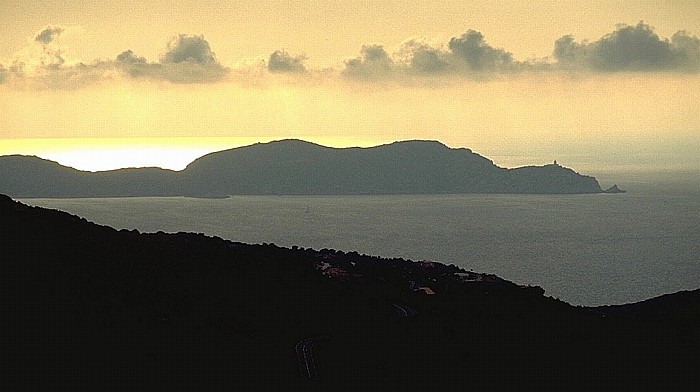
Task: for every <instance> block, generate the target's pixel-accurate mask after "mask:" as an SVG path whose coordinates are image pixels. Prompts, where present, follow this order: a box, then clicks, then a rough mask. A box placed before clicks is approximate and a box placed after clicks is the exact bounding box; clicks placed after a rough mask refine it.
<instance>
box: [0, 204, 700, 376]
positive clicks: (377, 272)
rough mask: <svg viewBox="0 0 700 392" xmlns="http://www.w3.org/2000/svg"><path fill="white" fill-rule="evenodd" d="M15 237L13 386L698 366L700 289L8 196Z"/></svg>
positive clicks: (10, 239) (5, 288)
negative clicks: (491, 270)
mask: <svg viewBox="0 0 700 392" xmlns="http://www.w3.org/2000/svg"><path fill="white" fill-rule="evenodd" d="M0 233H1V236H0V256H1V257H0V260H1V263H2V268H3V273H2V274H0V290H2V297H1V298H2V309H0V311H1V312H2V314H3V319H4V320H5V321H4V322H3V329H4V330H3V337H4V339H5V342H6V343H4V345H3V365H4V368H5V369H8V370H9V371H8V372H7V373H6V377H9V378H6V379H5V385H9V386H10V389H9V390H14V389H17V388H18V387H19V386H21V387H23V388H30V389H31V387H33V386H34V387H42V386H44V387H46V386H49V385H50V386H51V387H50V389H51V388H55V387H56V385H61V386H66V387H68V388H69V389H75V388H74V387H75V386H81V385H82V386H89V387H91V388H92V389H93V390H95V389H104V388H105V387H114V386H116V385H118V386H119V387H120V389H131V388H133V387H134V386H135V385H139V386H142V387H146V388H148V387H150V388H154V387H156V386H157V388H158V389H164V390H208V389H225V390H232V389H240V387H241V386H244V387H245V386H247V387H248V388H254V389H256V390H260V389H263V388H265V387H272V388H275V389H276V390H280V389H285V390H290V389H296V388H305V389H311V390H331V389H332V390H337V389H343V388H347V389H351V390H357V389H358V388H362V389H365V390H387V389H395V387H397V386H406V387H410V388H419V389H427V390H451V389H455V390H464V389H465V385H468V386H469V388H468V389H474V388H478V389H480V390H515V389H517V390H542V389H555V390H568V389H572V388H573V387H576V389H584V390H608V389H630V388H632V389H633V388H635V387H641V386H644V387H645V388H648V387H649V386H650V385H651V386H653V385H659V384H654V383H666V384H664V386H665V387H667V388H670V389H673V390H681V389H684V388H685V387H688V386H690V387H691V388H690V389H692V386H693V384H691V383H692V382H694V381H695V380H694V378H693V377H695V375H696V373H697V365H698V359H699V357H698V356H699V353H700V336H699V332H698V331H700V328H698V327H700V325H698V320H697V315H693V314H692V313H693V312H695V311H696V310H697V307H698V301H699V299H698V295H697V292H694V293H695V294H693V295H692V296H689V295H688V294H687V293H680V294H678V295H670V296H665V297H662V298H663V299H662V300H661V301H662V302H663V303H664V304H667V305H664V308H665V309H667V310H665V311H664V312H663V313H659V312H658V311H656V310H655V309H657V308H658V307H657V305H655V304H654V303H655V302H656V301H652V302H651V304H652V307H651V308H649V310H647V309H646V307H647V306H646V304H647V303H648V302H642V303H640V304H633V305H628V306H626V307H625V306H623V307H618V308H617V309H625V308H629V309H631V311H633V312H634V316H632V317H630V316H628V315H626V314H625V312H621V311H616V312H614V313H615V314H613V312H607V311H605V310H604V309H600V308H596V309H588V308H581V307H572V306H570V305H568V304H566V303H563V302H561V301H558V300H554V299H551V298H547V297H544V296H543V295H542V294H543V290H542V289H540V288H538V287H523V286H518V285H516V284H513V283H511V282H507V281H504V280H502V279H499V278H498V277H495V276H493V275H482V274H477V273H471V272H466V271H463V270H459V269H458V268H456V267H454V266H445V265H442V264H439V263H414V262H410V261H407V260H401V259H381V258H377V257H369V256H363V255H358V254H357V253H343V252H340V251H333V250H321V251H315V250H311V249H284V248H279V247H277V246H274V245H246V244H241V243H235V242H230V241H225V240H222V239H220V238H212V237H206V236H203V235H197V234H187V233H178V234H165V233H157V234H140V233H138V232H135V231H124V230H123V231H117V230H114V229H112V228H109V227H105V226H98V225H95V224H93V223H89V222H87V221H85V220H84V219H81V218H79V217H76V216H72V215H69V214H66V213H63V212H59V211H54V210H46V209H42V208H35V207H28V206H26V205H23V204H21V203H17V202H14V201H12V200H11V199H10V198H8V197H5V196H0ZM411 282H414V283H411ZM412 286H427V287H430V288H431V289H432V291H434V292H435V294H434V295H425V294H420V292H418V291H413V290H412V289H411V287H412ZM676 297H678V301H676V300H675V299H676ZM674 302H676V303H677V306H671V305H669V304H673V303H674ZM647 312H650V313H647ZM645 314H649V315H651V316H650V317H646V316H645ZM659 314H663V318H672V319H673V320H674V322H673V323H665V322H664V321H663V320H661V321H659V320H658V319H657V315H659ZM308 338H313V339H312V340H309V339H308ZM309 342H311V347H310V348H309V350H308V351H306V350H304V347H307V344H308V343H309ZM307 348H308V347H307ZM302 354H303V355H302ZM308 356H313V363H314V366H315V369H316V372H315V373H314V375H317V379H316V380H313V381H312V380H310V379H309V377H308V373H306V372H305V371H304V369H305V367H304V366H302V364H301V362H300V361H301V360H302V359H303V358H306V357H308ZM27 372H28V373H29V376H24V375H25V374H26V373H27ZM185 380H188V381H190V380H191V382H192V383H187V382H185ZM669 386H670V387H669Z"/></svg>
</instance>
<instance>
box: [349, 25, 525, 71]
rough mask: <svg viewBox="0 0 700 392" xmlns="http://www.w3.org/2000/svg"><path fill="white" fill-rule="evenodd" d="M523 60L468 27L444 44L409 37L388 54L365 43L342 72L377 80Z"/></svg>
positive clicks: (500, 67) (501, 67)
mask: <svg viewBox="0 0 700 392" xmlns="http://www.w3.org/2000/svg"><path fill="white" fill-rule="evenodd" d="M523 64H524V63H519V62H516V61H514V60H513V56H512V55H511V54H510V53H509V52H507V51H505V50H503V49H498V48H494V47H492V46H491V45H489V44H488V43H487V42H486V40H485V39H484V36H483V34H481V33H480V32H478V31H474V30H468V31H467V32H466V33H464V34H462V35H461V36H459V37H453V38H452V39H450V41H449V42H448V43H447V45H440V44H434V43H430V42H428V41H427V40H425V39H423V38H411V39H408V40H406V41H404V42H403V43H401V45H400V46H399V47H398V49H397V50H396V51H394V52H393V53H392V54H389V53H388V52H387V50H386V49H385V48H384V46H383V45H381V44H372V45H364V46H363V47H362V49H361V50H360V56H359V57H356V58H354V59H350V60H347V61H346V62H345V69H344V70H343V73H344V74H345V75H346V76H348V77H352V78H365V79H377V78H382V77H396V76H400V75H438V74H452V75H474V74H483V73H495V72H506V71H511V70H513V69H515V68H517V67H518V66H520V65H523Z"/></svg>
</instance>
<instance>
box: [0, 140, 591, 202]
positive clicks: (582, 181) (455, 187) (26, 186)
mask: <svg viewBox="0 0 700 392" xmlns="http://www.w3.org/2000/svg"><path fill="white" fill-rule="evenodd" d="M602 191H603V190H602V189H601V187H600V185H599V183H598V181H597V180H596V179H595V178H594V177H591V176H584V175H581V174H579V173H576V172H575V171H573V170H571V169H569V168H565V167H562V166H560V165H557V164H549V165H544V166H526V167H520V168H516V169H505V168H501V167H498V166H496V165H495V164H494V163H493V162H492V161H491V160H489V159H487V158H485V157H483V156H481V155H479V154H476V153H474V152H472V151H471V150H469V149H467V148H450V147H447V146H445V145H444V144H442V143H439V142H437V141H422V140H413V141H401V142H394V143H391V144H385V145H380V146H376V147H369V148H359V147H351V148H330V147H324V146H320V145H318V144H314V143H310V142H306V141H302V140H295V139H289V140H280V141H275V142H270V143H258V144H253V145H249V146H245V147H238V148H233V149H230V150H224V151H219V152H214V153H211V154H207V155H204V156H202V157H200V158H198V159H196V160H195V161H193V162H192V163H190V164H189V165H188V166H187V167H186V168H185V169H184V170H182V171H171V170H165V169H160V168H131V169H119V170H111V171H103V172H85V171H80V170H76V169H73V168H69V167H66V166H62V165H60V164H58V163H56V162H53V161H48V160H45V159H41V158H37V157H28V156H19V155H12V156H0V192H3V193H6V194H8V195H10V196H13V197H129V196H195V197H220V196H227V195H361V194H430V193H434V194H446V193H534V194H577V193H601V192H602Z"/></svg>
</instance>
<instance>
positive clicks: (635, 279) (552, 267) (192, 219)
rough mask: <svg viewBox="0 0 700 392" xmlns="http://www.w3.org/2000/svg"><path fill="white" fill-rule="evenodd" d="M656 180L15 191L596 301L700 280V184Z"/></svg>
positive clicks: (128, 217) (148, 222)
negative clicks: (352, 189) (464, 189)
mask: <svg viewBox="0 0 700 392" xmlns="http://www.w3.org/2000/svg"><path fill="white" fill-rule="evenodd" d="M642 188H643V187H642ZM642 188H640V189H642ZM654 189H656V191H654V190H653V189H652V188H647V190H648V191H639V189H637V191H635V192H630V193H627V194H623V195H569V196H562V195H556V196H545V195H427V196H426V195H402V196H351V197H348V196H302V197H299V196H293V197H290V196H234V197H232V198H229V199H195V198H179V197H174V198H124V199H24V200H22V201H23V202H26V203H28V204H31V205H38V206H44V207H49V208H56V209H60V210H63V211H68V212H70V213H73V214H77V215H80V216H82V217H85V218H86V219H88V220H91V221H94V222H96V223H100V224H105V225H109V226H112V227H115V228H120V229H121V228H128V229H138V230H140V231H142V232H154V231H159V230H162V231H165V232H178V231H189V232H201V233H205V234H208V235H216V236H219V237H222V238H226V239H231V240H235V241H242V242H248V243H263V242H267V243H275V244H277V245H280V246H292V245H297V246H301V247H312V248H315V249H322V248H333V249H340V250H344V251H357V252H360V253H365V254H370V255H378V256H384V257H404V258H410V259H414V260H435V261H440V262H442V263H446V264H455V265H458V266H460V267H463V268H465V269H467V270H474V271H476V272H488V273H495V274H497V275H499V276H501V277H503V278H505V279H508V280H512V281H514V282H516V283H520V284H532V285H540V286H542V287H543V288H544V289H545V290H546V294H547V295H550V296H554V297H558V298H560V299H562V300H565V301H567V302H570V303H572V304H580V305H600V304H616V303H626V302H632V301H638V300H643V299H646V298H650V297H653V296H657V295H661V294H665V293H670V292H675V291H678V290H683V289H695V288H698V287H700V192H693V191H692V189H691V191H688V189H684V190H682V191H678V192H662V191H659V189H658V188H654Z"/></svg>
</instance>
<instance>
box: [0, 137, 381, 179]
mask: <svg viewBox="0 0 700 392" xmlns="http://www.w3.org/2000/svg"><path fill="white" fill-rule="evenodd" d="M282 139H301V140H306V141H309V142H312V143H317V144H320V145H323V146H327V147H336V148H342V147H372V146H376V145H380V144H386V143H390V142H392V141H393V140H389V139H368V138H356V137H350V136H348V137H342V136H330V137H304V136H300V137H294V136H291V137H289V136H284V137H271V136H270V137H161V138H60V139H7V140H3V142H2V144H0V155H34V156H38V157H40V158H44V159H48V160H52V161H56V162H58V163H60V164H61V165H64V166H69V167H72V168H75V169H78V170H83V171H105V170H114V169H122V168H130V167H160V168H163V169H170V170H182V169H184V168H185V167H186V166H187V165H188V164H190V163H191V162H192V161H194V160H195V159H197V158H199V157H201V156H203V155H206V154H209V153H212V152H216V151H222V150H227V149H231V148H236V147H243V146H248V145H251V144H255V143H267V142H271V141H274V140H282Z"/></svg>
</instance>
